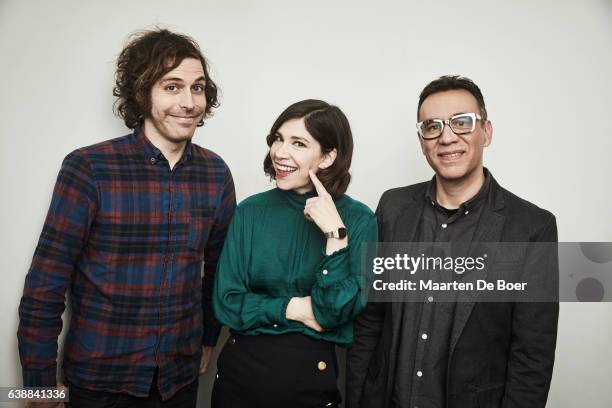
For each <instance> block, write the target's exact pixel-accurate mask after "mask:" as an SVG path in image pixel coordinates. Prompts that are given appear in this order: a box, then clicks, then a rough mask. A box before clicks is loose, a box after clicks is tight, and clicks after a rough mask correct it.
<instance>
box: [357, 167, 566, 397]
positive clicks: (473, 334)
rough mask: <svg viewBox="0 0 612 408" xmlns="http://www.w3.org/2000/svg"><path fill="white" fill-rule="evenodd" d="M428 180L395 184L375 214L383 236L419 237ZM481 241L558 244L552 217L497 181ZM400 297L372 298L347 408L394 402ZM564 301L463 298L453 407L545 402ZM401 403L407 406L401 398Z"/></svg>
mask: <svg viewBox="0 0 612 408" xmlns="http://www.w3.org/2000/svg"><path fill="white" fill-rule="evenodd" d="M426 186H427V183H420V184H415V185H412V186H408V187H401V188H396V189H392V190H389V191H387V192H385V193H384V194H383V196H382V197H381V199H380V202H379V204H378V208H377V210H376V214H377V217H378V223H379V232H380V237H379V239H380V241H381V242H383V241H386V242H410V241H414V240H415V238H416V233H417V231H416V230H417V227H418V222H419V219H420V218H421V215H422V213H423V207H424V203H425V199H424V196H425V189H426ZM474 241H475V242H556V241H557V226H556V221H555V217H554V215H552V214H551V213H550V212H548V211H546V210H543V209H540V208H538V207H536V206H535V205H533V204H531V203H529V202H527V201H525V200H523V199H521V198H519V197H517V196H515V195H514V194H512V193H510V192H509V191H507V190H505V189H504V188H502V187H501V186H499V184H497V182H496V181H495V179H492V180H491V190H490V194H489V196H488V199H487V202H486V204H485V207H484V208H483V213H482V215H481V218H480V221H479V224H478V227H477V228H476V232H475V235H474ZM402 308H403V304H402V303H369V304H368V305H367V307H366V308H365V309H364V311H363V312H362V313H361V314H360V315H359V316H358V318H357V319H356V320H355V323H354V333H355V339H354V343H353V344H352V345H351V346H350V347H349V349H348V355H347V379H346V407H347V408H357V407H359V408H370V407H372V408H383V407H390V399H391V393H392V390H393V385H394V381H395V376H394V373H395V372H396V366H397V365H401V364H402V362H401V361H397V359H396V357H395V356H397V353H398V341H399V333H400V325H401V319H402V316H401V315H402V313H401V312H402ZM558 317H559V304H558V302H554V303H550V302H549V303H518V302H517V303H510V302H505V303H501V302H498V303H485V302H482V303H478V302H458V303H457V306H456V314H455V321H454V324H453V329H452V333H451V344H450V350H449V362H448V371H447V379H446V391H447V392H446V394H447V407H448V408H469V407H481V408H482V407H496V408H497V407H503V408H511V407H517V408H518V407H520V408H538V407H542V408H543V407H544V406H545V405H546V399H547V396H548V389H549V386H550V380H551V377H552V370H553V363H554V358H555V346H556V338H557V321H558ZM401 406H408V405H407V402H405V401H402V402H401Z"/></svg>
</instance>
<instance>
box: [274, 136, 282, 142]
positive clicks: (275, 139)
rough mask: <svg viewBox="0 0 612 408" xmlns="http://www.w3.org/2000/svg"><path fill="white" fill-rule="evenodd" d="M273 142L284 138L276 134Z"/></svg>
mask: <svg viewBox="0 0 612 408" xmlns="http://www.w3.org/2000/svg"><path fill="white" fill-rule="evenodd" d="M272 141H273V142H282V141H283V138H282V137H280V135H274V138H273V139H272Z"/></svg>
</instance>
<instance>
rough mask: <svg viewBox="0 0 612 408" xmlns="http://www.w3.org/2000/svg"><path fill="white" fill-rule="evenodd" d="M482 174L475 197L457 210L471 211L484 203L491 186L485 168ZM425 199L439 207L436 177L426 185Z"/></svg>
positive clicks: (488, 173) (489, 175)
mask: <svg viewBox="0 0 612 408" xmlns="http://www.w3.org/2000/svg"><path fill="white" fill-rule="evenodd" d="M483 174H484V176H485V180H484V183H482V187H480V190H479V191H478V193H476V195H475V196H474V197H472V198H470V199H469V200H467V201H466V202H464V203H462V204H461V205H460V206H459V208H461V209H462V210H467V211H472V210H473V209H474V208H477V207H478V206H479V205H480V204H482V203H483V202H484V200H485V199H486V197H487V194H488V193H489V188H490V185H491V173H490V172H489V170H488V169H487V168H486V167H483ZM425 198H426V199H427V201H428V202H430V203H431V204H433V205H435V206H440V205H439V204H438V201H437V200H436V176H435V175H434V176H433V177H432V179H431V180H430V181H429V183H428V184H427V189H426V190H425Z"/></svg>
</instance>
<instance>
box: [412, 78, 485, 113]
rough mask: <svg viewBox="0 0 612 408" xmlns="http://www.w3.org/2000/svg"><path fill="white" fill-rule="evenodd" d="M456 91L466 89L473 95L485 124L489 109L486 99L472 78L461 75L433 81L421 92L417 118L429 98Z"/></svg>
mask: <svg viewBox="0 0 612 408" xmlns="http://www.w3.org/2000/svg"><path fill="white" fill-rule="evenodd" d="M454 89H465V90H466V91H468V92H469V93H471V94H472V95H473V96H474V98H476V102H478V108H479V109H480V116H481V117H482V122H483V123H484V122H485V121H486V120H487V108H486V107H485V101H484V97H483V96H482V92H480V88H478V85H476V84H475V83H474V81H472V80H471V79H470V78H467V77H464V76H460V75H444V76H441V77H440V78H438V79H436V80H433V81H431V82H430V83H429V84H427V86H426V87H425V88H423V90H422V91H421V95H420V96H419V106H418V107H417V118H418V117H419V112H420V111H421V105H422V104H423V102H424V101H425V99H427V97H428V96H430V95H433V94H435V93H438V92H444V91H451V90H454Z"/></svg>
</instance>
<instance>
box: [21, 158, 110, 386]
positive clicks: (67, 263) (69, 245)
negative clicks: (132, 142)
mask: <svg viewBox="0 0 612 408" xmlns="http://www.w3.org/2000/svg"><path fill="white" fill-rule="evenodd" d="M97 198H98V193H97V188H96V185H95V182H94V180H93V177H92V171H91V166H90V165H89V162H88V161H87V159H86V158H85V157H84V156H83V155H82V154H81V153H80V152H79V151H78V150H77V151H75V152H73V153H71V154H69V155H68V156H66V158H65V159H64V161H63V163H62V167H61V170H60V172H59V175H58V177H57V181H56V183H55V188H54V190H53V197H52V199H51V205H50V207H49V211H48V213H47V217H46V220H45V224H44V226H43V230H42V232H41V235H40V238H39V240H38V245H37V247H36V251H35V252H34V257H33V259H32V264H31V266H30V269H29V271H28V274H27V275H26V278H25V285H24V289H23V296H22V298H21V303H20V305H19V328H18V331H17V338H18V342H19V356H20V359H21V366H22V375H23V383H24V386H26V387H42V386H49V387H52V386H55V385H56V370H57V337H58V336H59V333H60V332H61V330H62V319H61V315H62V313H63V311H64V306H65V300H66V297H65V294H66V289H67V288H68V286H69V285H70V282H71V278H72V275H73V273H74V269H75V264H76V262H77V261H78V258H79V256H80V253H81V250H82V248H83V246H84V244H85V241H86V239H87V236H88V234H89V230H90V227H91V223H92V221H93V219H94V218H95V214H96V212H97V202H98V200H97Z"/></svg>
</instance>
